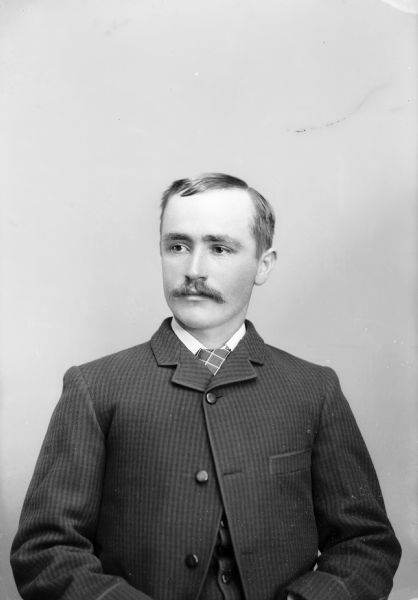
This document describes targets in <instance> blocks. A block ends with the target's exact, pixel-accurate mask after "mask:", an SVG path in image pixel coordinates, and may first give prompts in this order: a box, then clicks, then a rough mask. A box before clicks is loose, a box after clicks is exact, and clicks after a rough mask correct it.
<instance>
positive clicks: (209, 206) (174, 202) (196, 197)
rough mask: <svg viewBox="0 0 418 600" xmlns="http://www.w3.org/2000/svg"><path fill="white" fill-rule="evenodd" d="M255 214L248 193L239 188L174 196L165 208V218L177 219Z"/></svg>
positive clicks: (247, 216) (220, 217) (232, 217)
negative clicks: (177, 217)
mask: <svg viewBox="0 0 418 600" xmlns="http://www.w3.org/2000/svg"><path fill="white" fill-rule="evenodd" d="M253 214H254V204H253V201H252V199H251V197H250V196H249V194H248V192H247V191H246V190H243V189H239V188H227V189H223V188H222V189H215V190H206V191H204V192H198V193H196V194H192V195H188V196H182V195H181V194H173V195H172V196H170V198H169V200H168V202H167V205H166V207H165V211H164V216H166V215H167V216H169V217H170V219H171V218H175V217H176V216H177V215H178V216H179V217H181V218H182V219H184V218H186V219H187V218H193V216H196V217H200V218H202V217H204V218H210V219H214V220H219V219H222V218H224V217H229V219H234V220H237V218H238V219H242V220H243V221H244V220H245V221H246V220H247V219H248V218H251V217H252V216H253Z"/></svg>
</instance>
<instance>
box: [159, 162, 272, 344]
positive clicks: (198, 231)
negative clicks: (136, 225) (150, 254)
mask: <svg viewBox="0 0 418 600" xmlns="http://www.w3.org/2000/svg"><path fill="white" fill-rule="evenodd" d="M160 231H161V246H160V247H161V258H162V267H163V282H164V293H165V297H166V300H167V303H168V305H169V307H170V308H171V310H172V312H173V314H174V316H175V317H176V318H177V320H178V321H179V322H180V324H182V325H183V327H185V328H186V329H187V330H189V331H191V332H192V333H193V334H194V335H195V336H196V337H197V338H198V339H200V340H201V341H202V342H205V341H206V342H207V341H208V339H209V338H210V339H211V340H215V341H216V339H219V340H223V341H225V340H226V339H228V337H229V336H230V335H232V334H233V333H234V331H236V329H238V327H239V326H240V324H241V323H242V321H243V320H244V318H245V315H246V312H247V308H248V304H249V301H250V298H251V292H252V288H253V286H254V285H261V284H262V283H264V282H265V281H266V280H267V278H268V276H269V273H270V270H271V268H272V266H273V264H274V260H275V251H274V250H273V249H272V248H271V243H272V238H273V232H274V214H273V210H272V208H271V206H270V205H269V204H268V202H267V201H266V200H265V199H264V198H263V197H262V196H261V194H259V193H258V192H256V191H255V190H254V189H253V188H250V187H249V186H248V185H247V184H246V183H245V182H244V181H242V180H241V179H237V178H235V177H231V176H229V175H224V174H218V173H211V174H207V175H202V176H200V177H197V178H195V179H181V180H178V181H175V182H174V183H173V184H172V185H171V186H170V187H169V188H168V190H167V191H166V192H165V193H164V195H163V199H162V203H161V224H160Z"/></svg>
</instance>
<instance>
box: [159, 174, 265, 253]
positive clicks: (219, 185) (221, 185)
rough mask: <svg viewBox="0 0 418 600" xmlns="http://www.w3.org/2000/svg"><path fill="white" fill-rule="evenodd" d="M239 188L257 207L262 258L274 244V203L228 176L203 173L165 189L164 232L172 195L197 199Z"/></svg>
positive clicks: (253, 226)
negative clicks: (165, 213) (213, 192)
mask: <svg viewBox="0 0 418 600" xmlns="http://www.w3.org/2000/svg"><path fill="white" fill-rule="evenodd" d="M227 189H239V190H244V191H246V192H247V193H248V195H249V196H250V198H251V200H252V201H253V204H254V209H255V211H254V217H253V221H252V224H251V232H252V234H253V236H254V239H255V242H256V254H257V258H259V257H260V256H261V255H262V253H263V252H265V251H266V250H268V249H269V248H271V246H272V244H273V236H274V225H275V216H274V211H273V208H272V206H271V205H270V203H269V202H268V201H267V200H266V199H265V198H264V196H262V195H261V194H260V193H259V192H257V190H255V189H254V188H252V187H250V186H249V185H247V183H245V181H243V180H242V179H238V177H233V176H232V175H226V174H225V173H203V174H202V175H198V176H197V177H193V178H187V179H177V180H176V181H173V183H172V184H171V185H170V186H169V187H168V188H167V189H166V190H165V192H164V194H163V196H162V199H161V215H160V231H161V228H162V222H163V216H164V211H165V209H166V206H167V204H168V201H169V199H170V198H171V196H174V195H175V194H179V195H180V196H193V195H194V194H200V193H202V192H207V191H209V190H227Z"/></svg>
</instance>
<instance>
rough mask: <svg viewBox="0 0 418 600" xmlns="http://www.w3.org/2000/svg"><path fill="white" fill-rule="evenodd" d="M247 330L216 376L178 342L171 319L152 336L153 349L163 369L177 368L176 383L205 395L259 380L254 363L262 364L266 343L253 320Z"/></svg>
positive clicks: (164, 322)
mask: <svg viewBox="0 0 418 600" xmlns="http://www.w3.org/2000/svg"><path fill="white" fill-rule="evenodd" d="M246 328H247V331H246V334H245V336H244V337H243V338H242V340H241V341H240V342H239V344H238V346H237V347H236V348H235V350H234V351H233V352H231V354H230V355H229V356H228V358H227V360H226V361H225V363H224V364H223V365H222V368H221V369H220V370H219V372H218V373H217V374H216V375H215V376H213V375H212V374H211V373H210V372H209V370H208V369H207V368H206V367H205V365H204V364H203V363H202V362H201V361H199V360H198V359H197V358H196V357H195V356H194V355H193V354H192V353H191V352H190V351H189V350H188V349H187V348H186V346H184V344H182V343H181V342H180V341H179V339H178V338H177V336H176V335H175V333H174V332H173V330H172V328H171V325H170V318H168V319H165V320H164V321H163V322H162V324H161V326H160V328H159V329H158V330H157V331H156V333H155V334H154V335H153V336H152V338H151V348H152V351H153V353H154V356H155V359H156V361H157V363H158V364H159V365H160V366H161V367H174V366H176V367H177V368H176V370H175V371H174V374H173V377H172V382H173V383H175V384H178V385H182V386H184V387H188V388H192V389H195V390H199V391H202V392H203V391H209V390H211V389H215V388H217V387H219V386H222V385H228V384H231V383H236V382H239V381H248V380H250V379H254V378H255V377H257V373H256V371H255V369H254V367H253V364H252V363H255V364H259V365H261V364H263V362H264V352H265V348H264V342H263V340H262V339H261V337H260V336H259V335H258V333H257V332H256V330H255V328H254V326H253V324H252V323H251V322H250V321H246Z"/></svg>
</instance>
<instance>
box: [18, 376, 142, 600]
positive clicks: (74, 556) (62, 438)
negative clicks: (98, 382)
mask: <svg viewBox="0 0 418 600" xmlns="http://www.w3.org/2000/svg"><path fill="white" fill-rule="evenodd" d="M104 467H105V439H104V435H103V432H102V430H101V428H100V425H99V423H98V421H97V418H96V414H95V411H94V407H93V403H92V400H91V397H90V394H89V391H88V388H87V386H86V384H85V382H84V379H83V377H82V375H81V373H80V371H79V369H78V368H76V367H73V368H71V369H70V370H69V371H68V372H67V373H66V375H65V377H64V389H63V393H62V396H61V399H60V401H59V403H58V405H57V407H56V409H55V411H54V413H53V416H52V419H51V422H50V425H49V428H48V431H47V434H46V437H45V440H44V443H43V446H42V449H41V452H40V455H39V458H38V461H37V464H36V467H35V472H34V475H33V478H32V481H31V483H30V486H29V489H28V492H27V495H26V498H25V501H24V505H23V509H22V514H21V518H20V522H19V529H18V532H17V534H16V537H15V539H14V541H13V545H12V552H11V565H12V569H13V573H14V577H15V581H16V584H17V587H18V590H19V592H20V594H21V596H22V598H23V599H24V600H45V598H48V600H80V598H89V599H90V600H150V598H149V596H146V595H145V594H143V593H142V592H140V591H138V590H136V589H134V588H133V587H132V586H130V585H129V584H128V583H127V582H126V581H125V580H123V579H121V578H120V577H116V576H112V575H107V574H104V573H103V570H102V566H101V563H100V560H99V559H98V557H97V556H96V555H95V554H94V537H95V531H96V526H97V521H98V514H99V509H100V501H101V493H102V480H103V474H104Z"/></svg>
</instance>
